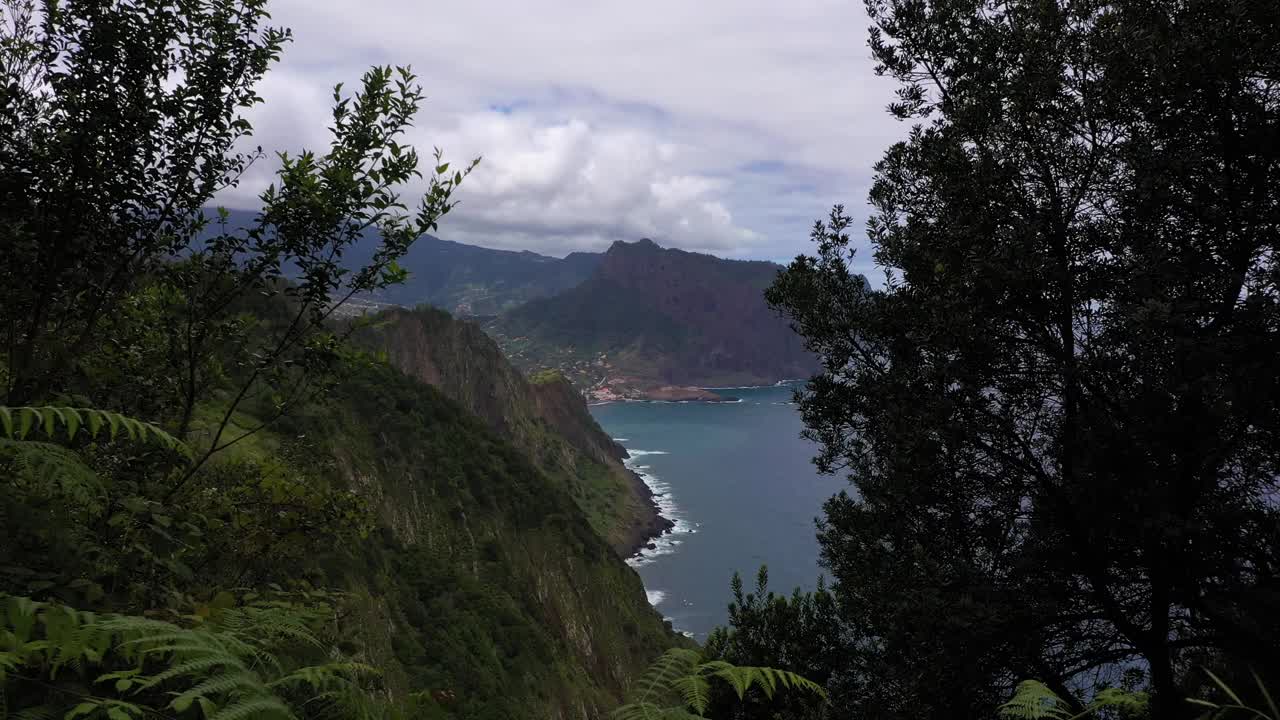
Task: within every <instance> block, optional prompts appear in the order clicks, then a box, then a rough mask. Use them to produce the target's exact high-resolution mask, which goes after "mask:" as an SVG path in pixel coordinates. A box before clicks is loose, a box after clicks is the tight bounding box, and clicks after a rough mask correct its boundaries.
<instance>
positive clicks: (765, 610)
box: [706, 566, 845, 719]
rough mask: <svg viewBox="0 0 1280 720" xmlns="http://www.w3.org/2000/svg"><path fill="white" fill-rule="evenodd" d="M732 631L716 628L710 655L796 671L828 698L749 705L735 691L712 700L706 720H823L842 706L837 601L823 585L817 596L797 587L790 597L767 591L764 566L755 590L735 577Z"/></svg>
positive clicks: (762, 699)
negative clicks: (747, 588)
mask: <svg viewBox="0 0 1280 720" xmlns="http://www.w3.org/2000/svg"><path fill="white" fill-rule="evenodd" d="M731 589H732V590H733V602H731V603H729V627H727V628H716V630H715V631H714V632H712V633H711V636H710V637H708V638H707V644H706V656H707V657H708V658H711V659H715V660H725V661H727V662H730V663H732V664H734V665H752V666H761V665H764V666H769V667H776V668H778V669H780V670H787V671H789V672H794V673H798V674H800V675H803V676H804V677H806V678H808V679H810V680H812V681H814V682H816V683H819V684H820V685H823V686H824V687H825V688H826V689H827V693H828V694H829V696H830V698H829V699H824V698H819V697H815V696H812V695H805V694H782V695H777V696H774V697H766V696H762V695H759V694H755V695H751V696H749V697H748V698H747V699H746V700H745V702H744V701H740V700H738V699H737V697H736V696H734V695H733V694H732V693H728V692H721V693H719V694H717V695H716V696H714V697H713V702H712V707H711V710H710V711H709V712H708V717H716V718H721V717H723V718H730V717H751V718H767V717H785V718H797V719H799V718H821V717H826V716H827V715H826V713H827V711H829V710H831V709H832V707H833V706H832V704H831V702H829V700H830V701H834V702H836V703H841V702H842V698H841V695H840V687H841V684H840V678H839V677H837V676H836V675H835V674H834V673H835V670H836V668H838V667H839V666H840V664H841V658H842V657H843V655H844V652H845V649H844V647H843V645H842V643H841V641H840V633H839V621H838V615H837V611H836V599H835V595H833V594H832V593H831V592H830V591H829V590H828V589H827V588H826V584H825V581H823V580H822V579H821V578H820V579H819V580H818V588H817V589H816V590H814V591H813V592H801V591H800V589H799V588H796V590H795V591H794V592H793V593H792V594H791V596H790V597H787V596H785V595H778V594H776V593H774V592H772V591H770V590H769V572H768V569H767V568H765V567H763V566H761V568H760V572H759V573H758V574H757V575H756V587H755V591H754V592H745V591H744V590H743V586H742V578H741V577H740V576H738V574H737V573H734V576H733V581H732V582H731Z"/></svg>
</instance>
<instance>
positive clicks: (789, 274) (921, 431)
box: [729, 0, 1280, 720]
mask: <svg viewBox="0 0 1280 720" xmlns="http://www.w3.org/2000/svg"><path fill="white" fill-rule="evenodd" d="M867 7H868V9H869V11H870V14H871V20H872V24H873V28H872V31H871V48H872V52H873V53H874V55H875V58H876V60H877V62H878V63H879V64H880V67H881V71H882V72H883V73H884V74H885V75H888V76H890V77H892V78H894V79H895V80H897V82H898V84H899V98H898V102H896V103H895V104H894V105H893V106H892V107H891V111H892V112H893V113H894V114H895V115H896V116H898V117H900V118H903V119H906V120H909V121H911V122H912V123H915V125H914V127H913V128H912V129H911V130H910V131H909V132H908V133H906V136H905V138H904V139H903V140H902V141H901V142H899V143H896V144H894V145H893V146H892V147H891V148H889V149H888V151H887V152H886V153H885V154H884V156H883V158H882V159H881V160H880V162H879V163H878V164H877V165H876V173H877V174H876V179H875V183H874V186H873V188H872V190H871V193H870V201H871V204H872V213H871V217H870V219H869V221H868V222H867V225H866V227H867V228H868V235H869V239H870V241H871V246H872V251H873V255H872V257H871V258H869V259H870V260H873V261H874V262H875V264H876V265H877V266H879V268H880V269H882V270H883V271H884V281H883V285H882V287H881V288H879V289H875V290H871V289H867V288H865V287H864V286H863V284H862V282H861V280H860V279H859V278H857V277H856V276H855V275H854V274H853V273H852V272H851V270H850V268H851V266H852V264H853V263H854V262H857V261H859V260H860V259H859V258H855V257H854V249H855V244H854V240H853V239H852V237H851V236H852V235H853V232H854V228H855V227H857V226H860V225H861V223H858V222H855V220H854V219H852V218H851V217H850V215H849V214H848V213H846V212H845V211H844V210H843V208H840V207H837V208H835V209H834V210H833V211H832V212H831V214H830V216H829V217H828V218H827V219H825V220H824V221H820V222H818V223H817V224H816V225H815V227H814V229H813V233H812V238H813V241H814V253H813V255H812V256H802V257H800V258H798V259H797V260H796V261H795V262H793V263H792V264H791V265H790V267H789V268H788V269H787V270H786V271H785V272H784V273H783V274H782V275H781V276H780V277H779V279H778V281H777V283H775V285H774V286H773V287H772V288H771V289H770V290H769V292H768V298H769V300H770V302H771V303H773V305H774V306H776V307H777V308H779V309H780V310H782V311H783V312H785V313H786V314H787V315H788V316H789V317H790V318H791V320H792V322H793V323H794V324H795V325H796V327H797V329H798V330H799V332H800V333H801V334H802V335H803V336H804V337H805V339H806V340H807V342H808V343H809V345H810V347H811V348H813V349H814V350H815V351H816V352H818V353H820V354H821V356H822V360H823V365H824V368H825V372H824V373H823V374H822V375H821V376H819V377H817V378H815V379H814V380H813V381H812V382H811V383H810V384H809V385H808V386H807V387H806V388H805V389H804V390H803V391H802V392H800V393H799V396H798V402H799V407H800V411H801V413H802V414H803V418H804V422H805V424H806V426H807V428H808V435H809V437H811V438H813V439H814V440H815V441H817V442H818V443H819V444H820V452H819V456H818V458H817V462H818V464H819V466H820V467H821V468H822V469H824V470H826V471H829V472H841V473H843V474H847V476H848V478H849V480H850V482H851V484H852V488H851V490H850V492H849V493H847V494H842V495H840V496H838V497H836V498H833V499H832V500H831V501H829V502H828V503H827V505H826V507H825V513H824V518H823V521H822V524H821V527H820V535H819V538H820V544H821V548H822V554H823V560H824V562H825V565H826V567H827V568H828V569H829V570H830V571H831V575H832V577H833V583H832V585H831V590H830V592H831V593H832V595H833V596H834V601H835V602H834V607H833V610H832V620H833V621H832V627H831V629H830V630H829V631H828V632H826V633H824V634H823V636H822V637H820V638H814V639H813V642H815V643H817V644H816V645H814V646H812V647H811V648H810V650H809V651H808V653H807V654H806V655H804V656H801V657H802V658H816V659H817V661H818V662H829V663H830V665H829V666H828V668H827V669H826V671H825V673H819V675H821V674H826V675H827V676H828V677H829V679H828V681H827V687H828V690H829V692H830V695H831V700H832V705H831V711H830V716H832V717H886V718H899V717H901V718H906V717H910V718H955V717H986V716H990V715H991V714H992V713H993V711H994V708H996V707H997V706H999V705H1000V704H1001V703H1002V702H1004V701H1006V700H1007V699H1008V698H1009V697H1010V696H1011V695H1013V693H1014V690H1015V684H1016V683H1017V681H1019V680H1021V679H1023V678H1037V679H1038V680H1039V681H1040V682H1041V683H1043V686H1044V687H1047V688H1050V689H1052V691H1053V692H1054V693H1056V694H1057V695H1058V696H1059V697H1061V698H1063V700H1064V702H1065V704H1066V706H1067V707H1069V708H1071V710H1070V711H1069V712H1070V714H1076V713H1079V712H1081V711H1083V710H1084V709H1085V708H1088V707H1090V706H1091V704H1092V703H1094V702H1098V701H1101V700H1105V699H1107V698H1111V697H1113V696H1114V691H1113V690H1111V688H1121V689H1124V690H1135V691H1141V692H1145V693H1148V696H1149V700H1150V703H1149V710H1148V711H1147V716H1149V717H1152V718H1160V719H1161V720H1164V719H1165V718H1183V717H1193V716H1195V715H1196V714H1198V713H1199V712H1201V711H1202V710H1203V708H1197V707H1196V706H1195V705H1191V704H1188V703H1187V702H1186V698H1188V697H1203V698H1206V699H1208V700H1209V701H1211V702H1219V701H1220V700H1221V696H1222V695H1223V694H1224V691H1223V690H1222V689H1221V688H1214V687H1209V688H1203V687H1202V685H1203V678H1204V674H1203V673H1202V672H1201V669H1203V668H1207V669H1209V670H1212V671H1213V672H1214V673H1215V674H1216V675H1218V676H1219V677H1221V678H1223V679H1224V680H1226V681H1227V682H1228V683H1231V684H1232V685H1235V686H1240V685H1241V683H1239V682H1238V681H1239V680H1241V679H1243V678H1247V677H1249V672H1250V670H1251V669H1254V670H1256V671H1257V672H1259V673H1260V674H1262V675H1263V677H1271V676H1273V675H1274V674H1275V673H1276V672H1277V671H1278V670H1280V634H1278V631H1280V625H1277V623H1276V622H1275V618H1276V617H1277V614H1278V613H1280V596H1278V595H1277V594H1276V588H1277V587H1278V586H1280V565H1278V564H1277V562H1276V559H1277V557H1280V535H1277V534H1276V528H1277V527H1278V526H1280V506H1278V505H1277V503H1276V497H1277V495H1276V471H1275V469H1276V467H1277V466H1278V465H1280V385H1278V384H1277V382H1276V378H1277V377H1278V376H1280V375H1278V374H1277V373H1278V371H1280V352H1277V349H1278V348H1280V334H1278V330H1277V328H1280V288H1278V287H1277V277H1278V275H1277V264H1276V258H1277V249H1278V248H1277V238H1278V236H1277V234H1276V232H1275V219H1276V217H1277V208H1278V207H1280V192H1278V188H1280V144H1277V142H1276V139H1277V128H1280V102H1278V101H1277V87H1280V66H1278V65H1277V64H1276V54H1275V48H1276V47H1277V46H1280V22H1278V21H1280V6H1278V5H1277V4H1276V3H1273V2H1254V1H1253V0H1188V1H1185V2H1155V3H1147V2H1054V1H1050V2H1045V1H1041V0H1032V1H1026V2H1021V1H1019V2H1004V3H974V2H969V1H968V0H930V1H926V2H921V1H917V0H870V1H869V2H868V3H867ZM805 602H809V601H805ZM813 602H814V603H815V604H819V605H822V604H825V602H826V601H825V599H822V600H821V602H819V599H818V598H815V599H814V600H813ZM746 627H750V626H744V628H742V629H745V628H746ZM742 629H740V630H739V631H740V632H741V630H742ZM784 633H785V631H784V630H782V629H777V630H772V631H770V635H771V637H768V638H766V640H765V642H763V643H759V644H760V645H762V646H764V647H772V648H775V649H777V650H778V651H784V652H785V651H788V650H789V649H790V648H792V647H793V644H792V643H791V641H790V639H788V638H786V637H784ZM827 643H829V644H831V645H832V646H834V652H833V653H832V654H831V655H829V656H826V657H827V658H829V659H827V660H824V659H823V657H824V654H823V653H822V652H819V651H821V650H822V649H823V648H824V647H825V644H827ZM729 659H730V660H731V661H732V660H735V658H734V657H732V656H730V657H729ZM761 661H762V662H767V663H770V664H774V665H777V666H779V667H784V668H788V669H793V670H802V668H800V667H797V666H795V665H792V664H791V662H790V661H789V659H788V656H784V655H775V656H771V657H770V656H766V657H764V658H762V659H761ZM806 661H807V660H806ZM803 671H805V672H808V670H807V668H806V669H803ZM1202 690H1203V692H1202ZM1108 692H1111V693H1112V694H1107V693H1108ZM1255 706H1261V705H1258V704H1255ZM1106 712H1107V714H1108V715H1109V716H1112V717H1115V716H1119V715H1121V714H1123V713H1127V712H1136V709H1135V708H1129V709H1127V710H1123V711H1122V710H1120V709H1111V710H1107V711H1106Z"/></svg>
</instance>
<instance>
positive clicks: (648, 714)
mask: <svg viewBox="0 0 1280 720" xmlns="http://www.w3.org/2000/svg"><path fill="white" fill-rule="evenodd" d="M609 717H610V719H611V720H705V718H704V717H703V716H702V715H694V714H693V713H690V712H688V711H687V710H685V709H684V708H679V707H659V706H657V705H654V704H653V703H639V702H638V703H628V704H626V705H623V706H622V707H620V708H618V709H616V710H614V711H613V712H612V713H610V714H609Z"/></svg>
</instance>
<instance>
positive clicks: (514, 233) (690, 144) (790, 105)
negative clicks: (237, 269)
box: [221, 0, 904, 263]
mask: <svg viewBox="0 0 1280 720" xmlns="http://www.w3.org/2000/svg"><path fill="white" fill-rule="evenodd" d="M270 8H271V12H272V15H273V22H274V23H275V24H279V25H284V26H287V27H290V28H292V29H293V31H294V36H295V40H294V42H293V43H292V44H291V45H289V46H288V47H287V48H286V50H285V54H284V58H283V60H282V62H281V63H280V64H279V65H277V66H276V67H275V68H274V69H273V70H272V71H271V72H270V73H269V74H268V76H267V78H266V80H264V82H263V85H262V88H261V91H262V94H263V96H264V97H265V99H266V104H265V105H263V106H260V107H259V108H257V109H255V110H254V112H253V114H252V115H251V119H252V120H253V122H254V125H255V128H256V137H255V142H256V143H259V144H261V145H263V146H264V148H266V149H270V150H277V149H287V150H297V149H300V148H302V147H308V148H313V149H320V148H322V147H323V145H324V144H325V142H326V131H325V126H326V123H327V121H328V120H329V105H330V95H331V88H332V86H333V84H334V83H336V82H340V81H342V82H346V84H347V87H349V88H351V87H355V86H356V84H357V81H358V79H359V76H360V74H361V73H362V72H363V70H364V69H365V68H367V67H368V66H369V65H371V64H375V63H390V64H409V65H412V66H413V69H414V70H415V71H416V72H417V73H418V75H419V76H420V81H421V83H422V85H423V87H424V89H425V92H426V93H427V96H428V99H427V103H426V105H425V106H424V107H423V110H422V112H421V114H420V115H419V117H418V121H417V127H416V128H415V130H414V131H413V133H412V134H411V135H410V137H409V139H410V140H411V141H412V142H413V143H414V144H415V145H417V146H418V148H419V150H420V152H422V153H423V154H424V155H427V154H429V153H430V150H431V148H432V146H436V145H438V146H440V147H442V148H443V149H444V150H445V152H446V156H447V158H448V159H450V160H453V161H455V162H456V163H461V162H463V161H465V160H466V159H469V158H471V157H473V156H476V155H483V156H484V160H483V162H482V163H481V165H480V167H479V168H478V169H477V170H476V172H475V173H474V174H473V175H472V176H471V178H469V179H468V180H467V181H466V183H465V184H464V186H463V188H462V191H461V194H460V199H461V201H462V203H461V205H459V207H458V208H457V210H456V211H455V214H453V215H450V216H449V217H448V218H447V219H446V220H445V222H444V223H442V225H441V231H440V233H439V234H440V236H441V237H444V238H445V239H451V240H457V241H460V242H467V243H473V244H477V245H485V246H489V247H498V248H507V249H527V250H533V251H536V252H542V253H547V254H551V255H564V254H566V253H568V252H570V251H573V250H579V249H582V250H601V249H604V248H606V247H608V245H609V244H610V243H611V242H613V241H614V240H635V239H638V238H640V237H651V238H653V239H654V240H656V241H658V242H659V243H660V244H663V245H666V246H671V247H681V248H686V249H690V250H699V251H704V252H712V253H715V254H717V255H721V256H725V257H739V258H759V259H769V260H777V261H786V260H788V259H790V258H791V257H793V256H794V255H795V254H796V253H798V252H802V251H804V250H806V248H807V247H808V240H807V236H808V231H809V227H810V225H811V224H812V222H813V220H814V219H815V218H817V217H819V216H821V215H823V214H825V212H826V210H827V209H828V208H829V207H830V206H831V204H832V203H835V202H843V203H845V204H846V205H847V206H849V208H850V209H851V211H852V212H853V213H854V214H855V216H856V217H859V218H861V217H862V216H864V215H865V198H866V191H867V188H868V184H869V181H870V177H871V165H872V163H874V162H875V160H876V158H878V157H879V156H880V154H881V152H882V151H883V149H884V148H885V147H886V146H887V145H888V144H889V143H890V142H892V141H893V140H894V139H895V138H897V137H899V136H900V135H901V134H902V133H903V132H904V128H903V126H902V125H901V124H899V123H897V122H896V121H894V120H892V119H891V118H890V117H889V116H888V115H887V113H886V112H885V106H886V104H887V103H888V102H889V100H890V99H891V97H892V93H893V88H894V85H893V82H892V81H891V80H889V79H887V78H878V77H876V76H875V74H874V72H873V63H872V61H871V59H870V56H869V51H868V49H867V42H866V40H867V35H866V21H865V17H864V14H863V12H864V11H863V8H862V3H861V2H858V1H857V0H785V1H782V2H780V1H779V0H647V1H646V2H636V1H635V0H628V1H627V2H617V1H614V0H455V1H454V2H412V1H411V0H355V1H352V0H341V1H340V0H272V2H271V3H270ZM268 171H269V167H268V166H266V165H263V166H262V167H259V168H255V172H254V174H252V175H251V176H250V177H249V178H247V180H246V182H245V183H244V184H243V185H242V187H241V188H240V189H239V190H238V191H236V192H235V193H234V194H230V195H227V196H225V197H223V198H221V199H222V201H223V202H225V203H226V204H228V205H233V206H236V207H250V206H252V198H253V196H254V195H255V194H256V193H257V192H258V191H260V190H261V189H262V187H263V186H264V184H265V183H266V182H267V181H268V179H269V178H268V174H269V173H268ZM868 260H869V258H866V257H865V255H864V258H863V262H864V263H866V262H867V261H868Z"/></svg>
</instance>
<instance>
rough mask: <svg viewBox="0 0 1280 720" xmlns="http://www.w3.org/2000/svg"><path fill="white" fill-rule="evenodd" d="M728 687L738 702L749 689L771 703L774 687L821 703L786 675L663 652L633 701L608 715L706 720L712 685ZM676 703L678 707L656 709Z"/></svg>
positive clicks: (814, 688)
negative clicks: (801, 693) (671, 701)
mask: <svg viewBox="0 0 1280 720" xmlns="http://www.w3.org/2000/svg"><path fill="white" fill-rule="evenodd" d="M713 678H718V679H719V680H721V681H723V682H725V683H726V684H728V685H729V686H730V687H731V688H732V689H733V691H734V694H736V695H737V697H738V699H739V700H742V699H743V698H744V697H746V694H747V692H748V691H749V690H751V689H752V688H759V689H760V690H761V691H762V692H764V693H765V695H766V696H768V697H773V695H774V693H775V692H776V691H777V690H778V688H779V687H782V688H785V689H791V690H801V691H804V692H808V693H812V694H814V695H817V696H818V697H822V698H825V697H826V693H825V692H824V691H823V689H822V687H821V686H820V685H818V684H817V683H815V682H813V681H811V680H808V679H806V678H804V677H801V676H800V675H797V674H795V673H792V672H787V671H786V670H778V669H776V668H768V667H750V666H739V665H732V664H730V663H727V662H724V661H723V660H711V661H705V660H703V658H702V654H701V653H700V652H698V651H697V650H688V649H684V648H675V649H672V650H668V651H667V652H665V653H663V655H662V656H661V657H660V658H658V660H657V661H655V662H654V663H653V665H651V666H650V667H649V670H648V671H646V672H645V674H644V675H643V676H641V678H640V680H638V681H637V682H636V693H635V697H634V699H633V700H632V701H631V702H629V703H627V704H625V705H623V706H622V707H620V708H618V709H617V710H614V711H613V714H612V716H611V717H612V718H613V720H675V719H677V718H679V719H682V720H683V719H687V718H702V717H705V713H706V711H707V708H708V707H709V706H710V704H711V679H713ZM672 697H678V698H679V701H680V703H681V704H679V705H661V704H659V703H662V702H664V701H666V700H669V699H671V698H672Z"/></svg>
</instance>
